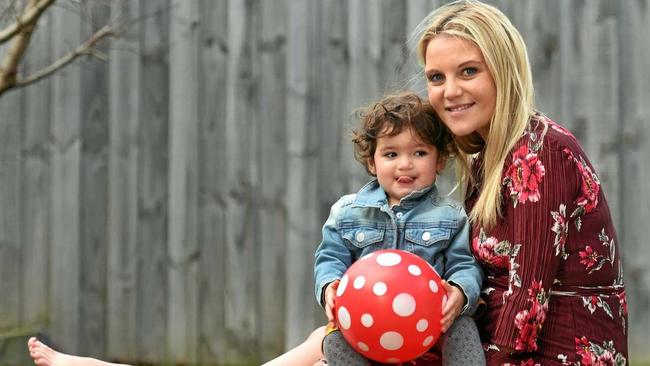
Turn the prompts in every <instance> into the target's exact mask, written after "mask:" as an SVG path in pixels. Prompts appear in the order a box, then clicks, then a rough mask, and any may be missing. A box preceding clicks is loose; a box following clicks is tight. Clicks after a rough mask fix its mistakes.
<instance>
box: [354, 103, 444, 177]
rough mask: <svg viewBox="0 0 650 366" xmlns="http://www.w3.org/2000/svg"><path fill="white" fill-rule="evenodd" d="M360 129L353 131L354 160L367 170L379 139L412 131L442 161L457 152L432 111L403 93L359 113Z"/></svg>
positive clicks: (428, 105) (429, 107) (427, 105)
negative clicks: (406, 130) (404, 131)
mask: <svg viewBox="0 0 650 366" xmlns="http://www.w3.org/2000/svg"><path fill="white" fill-rule="evenodd" d="M356 115H357V117H358V118H359V121H360V126H359V128H357V129H355V130H353V131H352V142H353V143H354V157H355V158H356V159H357V160H358V161H359V162H360V163H361V165H363V166H364V167H365V168H366V171H368V173H369V174H370V175H373V174H372V172H371V171H370V169H369V165H368V162H369V161H370V160H371V159H372V158H373V156H374V155H375V150H376V149H377V139H378V138H379V137H381V136H395V135H398V134H400V133H401V132H402V131H403V130H404V128H409V129H411V131H413V132H414V133H415V135H416V136H417V137H418V138H419V139H420V140H421V141H422V142H423V143H425V144H429V145H433V146H435V147H436V148H437V149H438V156H439V158H442V159H446V158H448V157H449V156H450V155H452V154H453V153H454V152H455V151H456V147H455V145H454V144H453V142H452V136H451V133H450V132H449V130H448V129H447V127H446V126H445V125H444V124H443V123H442V121H441V120H440V118H439V117H438V115H437V114H436V112H435V111H434V109H433V107H432V106H431V105H430V104H429V102H427V101H423V100H422V99H421V98H420V97H419V96H418V95H417V94H415V93H412V92H404V93H400V94H392V95H387V96H385V97H383V98H382V99H381V100H379V101H377V102H376V103H373V104H370V105H369V106H367V107H363V108H360V109H358V110H357V111H356Z"/></svg>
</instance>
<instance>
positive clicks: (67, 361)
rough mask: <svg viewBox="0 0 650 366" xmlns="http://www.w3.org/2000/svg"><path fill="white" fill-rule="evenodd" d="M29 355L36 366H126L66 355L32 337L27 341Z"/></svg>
mask: <svg viewBox="0 0 650 366" xmlns="http://www.w3.org/2000/svg"><path fill="white" fill-rule="evenodd" d="M27 348H28V349H29V355H30V356H31V358H32V359H33V360H34V364H36V365H37V366H127V365H121V364H116V363H109V362H104V361H100V360H97V359H94V358H90V357H79V356H73V355H66V354H65V353H61V352H58V351H55V350H53V349H52V348H50V347H48V346H47V345H46V344H45V343H43V342H41V341H39V340H38V339H36V338H34V337H32V338H30V339H29V341H27Z"/></svg>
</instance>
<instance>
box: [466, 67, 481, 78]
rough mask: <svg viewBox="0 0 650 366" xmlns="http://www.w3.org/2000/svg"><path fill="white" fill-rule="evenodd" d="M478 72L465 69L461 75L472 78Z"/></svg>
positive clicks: (468, 68)
mask: <svg viewBox="0 0 650 366" xmlns="http://www.w3.org/2000/svg"><path fill="white" fill-rule="evenodd" d="M477 72H478V70H477V69H476V68H475V67H466V68H464V69H463V71H462V74H463V76H474V75H475V74H476V73H477Z"/></svg>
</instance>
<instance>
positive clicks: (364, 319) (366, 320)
mask: <svg viewBox="0 0 650 366" xmlns="http://www.w3.org/2000/svg"><path fill="white" fill-rule="evenodd" d="M374 322H375V319H373V317H372V315H370V314H363V315H361V324H363V326H364V327H366V328H370V327H372V324H374Z"/></svg>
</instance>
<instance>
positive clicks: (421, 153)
mask: <svg viewBox="0 0 650 366" xmlns="http://www.w3.org/2000/svg"><path fill="white" fill-rule="evenodd" d="M426 155H427V152H426V151H424V150H418V151H416V152H415V156H426Z"/></svg>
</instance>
